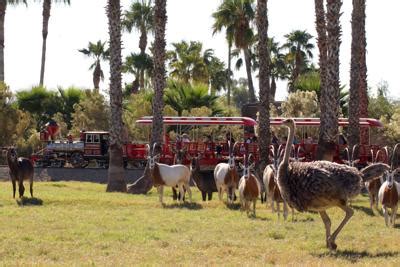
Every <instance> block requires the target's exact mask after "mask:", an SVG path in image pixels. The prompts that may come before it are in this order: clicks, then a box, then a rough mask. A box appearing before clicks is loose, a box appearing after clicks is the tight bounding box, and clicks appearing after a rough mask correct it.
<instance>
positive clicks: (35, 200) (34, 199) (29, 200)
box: [16, 197, 43, 206]
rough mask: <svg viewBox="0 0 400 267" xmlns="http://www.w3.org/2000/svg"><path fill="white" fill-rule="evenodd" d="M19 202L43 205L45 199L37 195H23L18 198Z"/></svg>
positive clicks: (21, 203) (28, 204)
mask: <svg viewBox="0 0 400 267" xmlns="http://www.w3.org/2000/svg"><path fill="white" fill-rule="evenodd" d="M16 201H17V204H18V205H19V206H42V205H43V200H41V199H40V198H37V197H31V198H28V197H22V198H20V199H17V200H16Z"/></svg>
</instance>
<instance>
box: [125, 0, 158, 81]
mask: <svg viewBox="0 0 400 267" xmlns="http://www.w3.org/2000/svg"><path fill="white" fill-rule="evenodd" d="M153 17H154V8H153V6H152V0H148V1H146V0H141V1H139V0H136V2H134V3H132V5H131V6H130V8H129V10H127V11H125V13H124V17H123V20H122V26H123V28H124V29H125V30H127V31H128V32H129V33H131V32H132V31H133V30H134V29H136V30H138V31H139V32H140V38H139V49H140V54H142V55H145V54H146V47H147V35H148V34H149V33H152V32H153V30H154V20H153ZM144 73H145V69H140V80H139V86H140V89H143V88H144V83H145V82H144V75H145V74H144Z"/></svg>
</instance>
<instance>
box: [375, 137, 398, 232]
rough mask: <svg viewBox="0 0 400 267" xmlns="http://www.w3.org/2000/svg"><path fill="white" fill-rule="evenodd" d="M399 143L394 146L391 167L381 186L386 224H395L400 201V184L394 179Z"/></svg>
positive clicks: (380, 193)
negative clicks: (390, 211)
mask: <svg viewBox="0 0 400 267" xmlns="http://www.w3.org/2000/svg"><path fill="white" fill-rule="evenodd" d="M398 146H399V144H397V145H396V146H395V147H394V150H393V154H392V159H391V163H392V164H391V169H390V170H389V171H387V172H386V173H385V175H384V177H385V182H383V184H382V185H381V187H380V188H379V202H380V203H381V205H382V210H383V215H384V217H385V224H386V226H392V227H394V226H395V221H396V215H397V207H398V202H399V193H400V184H399V183H398V182H396V181H395V179H394V172H395V171H394V170H393V167H394V158H395V155H396V152H397V148H398ZM389 209H391V210H392V214H391V216H389Z"/></svg>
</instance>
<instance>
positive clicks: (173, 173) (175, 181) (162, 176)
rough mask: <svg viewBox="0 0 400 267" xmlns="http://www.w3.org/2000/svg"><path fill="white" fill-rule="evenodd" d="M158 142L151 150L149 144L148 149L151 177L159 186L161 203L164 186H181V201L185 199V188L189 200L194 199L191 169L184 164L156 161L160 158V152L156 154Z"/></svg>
mask: <svg viewBox="0 0 400 267" xmlns="http://www.w3.org/2000/svg"><path fill="white" fill-rule="evenodd" d="M156 146H157V143H154V145H153V149H152V150H150V146H149V145H148V144H147V145H146V147H147V151H148V154H149V155H148V157H147V160H148V163H147V164H148V165H149V169H150V174H151V178H152V179H153V185H154V186H155V187H156V188H157V191H158V194H159V200H160V203H161V204H164V202H163V193H164V186H170V187H175V186H177V187H178V188H179V192H180V197H179V199H178V200H179V201H180V202H181V201H183V195H184V188H185V189H186V190H187V192H188V193H189V200H190V202H191V201H192V191H191V190H190V184H189V182H190V170H189V168H188V167H186V166H185V165H182V164H175V165H172V166H169V165H166V164H162V163H158V162H156V161H157V160H158V159H159V158H160V154H155V148H156Z"/></svg>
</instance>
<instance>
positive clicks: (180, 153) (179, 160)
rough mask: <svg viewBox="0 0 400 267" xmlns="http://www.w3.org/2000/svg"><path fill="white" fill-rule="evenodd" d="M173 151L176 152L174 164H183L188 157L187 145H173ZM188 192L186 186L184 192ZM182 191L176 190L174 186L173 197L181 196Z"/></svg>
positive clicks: (174, 198) (175, 198)
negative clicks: (180, 146)
mask: <svg viewBox="0 0 400 267" xmlns="http://www.w3.org/2000/svg"><path fill="white" fill-rule="evenodd" d="M172 153H174V165H175V164H183V161H184V159H185V158H186V153H187V147H186V146H185V147H183V148H178V146H177V147H176V149H175V148H174V147H172ZM185 192H186V189H185V188H184V193H185ZM180 197H181V196H180V193H178V192H176V186H175V187H172V199H173V200H177V199H178V198H180ZM183 200H185V195H183Z"/></svg>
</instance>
